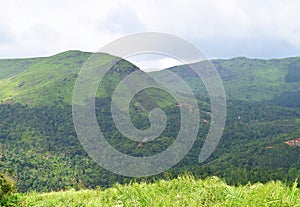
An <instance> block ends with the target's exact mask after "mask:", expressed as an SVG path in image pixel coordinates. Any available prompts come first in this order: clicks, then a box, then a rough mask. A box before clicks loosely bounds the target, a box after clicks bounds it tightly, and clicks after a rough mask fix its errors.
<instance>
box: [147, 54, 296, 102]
mask: <svg viewBox="0 0 300 207" xmlns="http://www.w3.org/2000/svg"><path fill="white" fill-rule="evenodd" d="M212 63H213V64H214V66H215V68H216V69H217V71H218V73H219V75H220V76H221V78H222V80H223V84H224V88H225V92H226V96H227V98H228V99H234V100H248V101H266V100H273V99H276V100H277V102H278V99H281V98H284V97H286V96H288V97H289V99H290V100H289V103H292V104H294V105H295V103H294V102H297V103H298V105H299V104H300V103H299V102H300V99H299V91H300V84H299V83H300V57H293V58H284V59H270V60H261V59H248V58H244V57H238V58H233V59H228V60H222V59H219V60H213V61H212ZM203 64H205V62H199V63H195V64H194V66H196V68H198V70H201V67H203V66H202V65H203ZM167 70H170V71H173V72H175V73H177V74H178V75H179V76H180V77H182V78H183V79H184V80H185V81H186V82H187V83H188V84H189V85H190V86H191V87H192V88H193V89H194V90H195V91H196V93H200V94H205V88H204V86H203V84H202V83H201V81H200V82H199V78H198V77H197V76H196V74H195V73H194V72H193V71H191V69H190V68H189V67H188V66H186V65H182V66H176V67H172V68H169V69H167ZM152 75H154V76H157V77H159V78H160V79H162V80H164V81H166V82H170V81H171V80H170V79H169V78H168V75H166V74H165V73H164V71H160V72H153V73H152ZM174 84H175V83H174ZM285 99H286V98H285Z"/></svg>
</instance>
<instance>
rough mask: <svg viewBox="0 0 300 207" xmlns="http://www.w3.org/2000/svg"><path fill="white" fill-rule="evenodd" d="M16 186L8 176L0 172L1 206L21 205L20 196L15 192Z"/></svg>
mask: <svg viewBox="0 0 300 207" xmlns="http://www.w3.org/2000/svg"><path fill="white" fill-rule="evenodd" d="M15 192H16V188H15V186H14V183H13V181H12V180H9V177H8V176H5V175H3V174H2V173H0V206H5V207H13V206H20V205H19V196H18V195H17V194H15Z"/></svg>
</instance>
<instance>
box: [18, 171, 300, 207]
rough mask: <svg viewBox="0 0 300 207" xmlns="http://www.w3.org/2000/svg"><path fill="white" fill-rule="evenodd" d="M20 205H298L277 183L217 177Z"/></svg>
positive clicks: (293, 191) (33, 196)
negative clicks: (227, 180)
mask: <svg viewBox="0 0 300 207" xmlns="http://www.w3.org/2000/svg"><path fill="white" fill-rule="evenodd" d="M24 199H25V201H24V204H27V205H28V206H39V207H59V206H61V207H63V206H69V207H75V206H86V207H92V206H220V207H221V206H222V207H223V206H253V207H257V206H278V207H279V206H298V205H299V204H300V190H299V189H297V188H296V185H294V186H293V187H287V186H286V185H284V184H282V183H281V182H269V183H267V184H264V185H263V184H261V183H256V184H247V185H245V186H238V187H233V186H229V185H227V184H226V183H225V182H223V181H222V180H220V179H219V178H217V177H210V178H207V179H205V180H195V179H194V178H191V177H179V178H177V179H174V180H169V181H165V180H159V181H157V182H155V183H153V184H146V183H140V184H136V183H134V184H129V185H120V184H117V185H115V186H113V187H111V188H108V189H106V190H100V189H98V190H81V191H74V190H69V191H61V192H51V193H43V194H38V193H30V194H29V195H27V196H25V197H24Z"/></svg>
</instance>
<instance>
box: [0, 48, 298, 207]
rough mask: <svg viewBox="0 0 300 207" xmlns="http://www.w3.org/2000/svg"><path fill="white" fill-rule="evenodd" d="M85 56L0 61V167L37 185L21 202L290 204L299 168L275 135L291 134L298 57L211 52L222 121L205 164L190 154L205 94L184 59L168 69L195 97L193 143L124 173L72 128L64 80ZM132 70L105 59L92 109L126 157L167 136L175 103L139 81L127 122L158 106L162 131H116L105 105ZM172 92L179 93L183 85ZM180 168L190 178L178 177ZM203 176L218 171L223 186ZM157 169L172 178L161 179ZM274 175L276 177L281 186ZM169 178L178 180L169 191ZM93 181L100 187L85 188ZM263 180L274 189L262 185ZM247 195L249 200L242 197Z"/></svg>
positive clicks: (68, 85) (203, 127) (165, 141)
mask: <svg viewBox="0 0 300 207" xmlns="http://www.w3.org/2000/svg"><path fill="white" fill-rule="evenodd" d="M90 55H91V54H90V53H83V52H79V51H68V52H65V53H61V54H58V55H55V56H52V57H45V58H33V59H20V60H0V100H1V101H2V104H0V171H2V172H4V173H5V174H11V175H13V177H14V178H15V179H16V188H17V190H18V192H20V193H23V192H32V191H36V192H38V193H30V194H29V196H28V199H26V200H27V201H26V202H27V204H28V205H29V204H34V205H37V206H59V205H61V206H66V205H69V204H68V202H70V205H71V204H72V205H73V206H81V205H82V206H93V202H94V204H95V206H98V204H99V202H101V205H120V206H122V205H124V206H127V205H133V206H134V205H139V204H140V205H144V204H145V203H146V202H147V204H148V203H149V205H151V204H155V205H158V206H159V205H161V206H163V205H172V202H174V205H181V204H182V205H185V204H190V205H192V206H193V205H194V204H195V205H196V204H203V205H204V206H205V205H207V206H210V205H212V204H214V205H216V206H223V205H227V206H230V205H231V206H240V205H242V206H243V205H248V206H251V205H252V204H253V206H255V205H254V204H257V205H270V206H272V205H273V206H282V205H294V204H299V200H297V198H298V197H296V196H294V195H298V194H296V193H299V191H298V189H297V190H296V189H295V186H296V184H295V185H294V187H291V186H293V184H294V181H295V180H296V179H297V178H299V177H300V159H299V155H300V148H297V147H289V146H288V145H286V144H284V143H283V142H284V141H286V140H290V139H294V138H296V137H299V136H300V130H299V129H300V121H299V120H300V107H299V106H300V102H299V101H300V98H299V91H300V84H299V83H300V82H299V81H298V77H299V70H298V68H299V67H298V66H299V62H300V58H286V59H274V60H257V59H247V58H234V59H230V60H214V61H213V62H214V64H215V66H216V69H217V70H218V72H219V74H220V76H221V77H222V79H223V81H224V85H225V90H226V94H227V98H228V99H227V120H226V126H225V130H224V133H223V136H222V139H221V141H220V143H219V144H218V146H217V149H216V150H215V151H214V153H213V154H212V156H211V157H210V158H209V159H208V160H207V161H206V162H205V163H199V162H198V156H199V152H200V149H201V147H202V145H203V143H204V140H205V138H206V134H207V132H208V130H209V122H210V119H211V113H210V107H209V99H208V96H207V94H206V93H205V92H203V89H204V88H203V87H204V86H203V84H202V83H201V82H200V81H199V80H198V79H197V78H196V76H195V73H193V71H191V70H189V68H188V67H187V66H178V67H174V68H171V69H168V70H171V71H173V72H175V73H177V74H178V75H179V76H181V77H182V78H183V79H184V80H185V81H186V82H187V84H189V85H190V86H191V88H192V89H193V90H194V92H195V94H196V97H197V98H198V106H199V109H200V120H201V121H200V122H199V132H198V136H197V139H196V142H195V143H194V145H193V147H192V149H191V150H190V152H189V153H188V154H187V155H186V157H185V158H184V159H183V160H181V161H180V162H179V163H178V164H177V165H175V166H174V167H173V168H171V169H169V170H168V171H167V172H165V173H162V174H159V175H156V176H150V177H147V178H139V179H131V178H128V177H124V176H119V175H115V174H113V173H111V172H108V171H107V170H105V169H103V168H101V167H100V166H98V165H97V164H96V163H95V162H94V161H93V160H92V159H91V158H90V157H89V156H88V155H87V154H86V152H85V151H84V150H83V148H82V146H81V145H80V143H79V140H78V138H77V135H76V132H75V130H74V126H73V120H72V109H71V99H72V92H73V87H74V83H75V80H76V78H77V76H78V73H79V70H80V68H81V67H82V66H83V64H84V62H85V61H86V60H87V58H88V57H89V56H90ZM101 57H102V59H103V61H106V60H107V59H110V58H112V56H110V55H108V54H101ZM102 59H101V60H102ZM197 64H199V65H200V66H201V64H202V63H201V62H200V63H197ZM136 70H138V68H137V67H136V66H134V65H132V64H131V63H129V62H127V61H125V60H121V61H119V62H118V63H117V64H116V65H115V66H114V67H112V69H111V70H110V71H109V73H108V74H107V75H106V77H105V79H104V81H103V82H102V83H101V84H100V86H99V88H98V91H97V97H96V100H95V105H96V107H95V112H96V118H97V121H98V124H99V126H100V128H101V129H102V130H103V133H104V135H105V137H106V138H107V140H108V142H109V143H110V144H111V145H112V146H113V147H115V148H116V149H117V150H119V151H121V152H123V153H126V154H128V155H132V156H138V157H142V156H151V155H154V154H156V153H159V152H161V151H163V150H165V149H167V148H168V146H170V145H171V144H172V142H173V141H174V139H175V137H176V136H177V134H178V131H179V129H180V118H181V117H180V110H179V107H178V103H176V101H175V100H174V98H173V97H172V96H171V95H169V94H168V93H166V92H164V91H162V90H159V89H155V88H150V89H145V90H142V91H140V92H139V93H138V94H136V96H135V97H134V98H133V99H132V100H131V103H130V117H131V120H132V122H133V124H134V125H135V126H136V127H137V128H139V129H147V128H148V127H149V119H148V116H149V113H150V111H151V110H152V109H153V108H156V107H160V108H161V109H162V110H163V111H164V112H165V113H166V116H167V118H168V119H167V124H166V128H165V130H164V131H163V133H162V134H161V135H160V136H159V137H158V138H157V139H155V140H154V141H151V142H147V143H143V144H142V145H138V144H139V143H137V142H135V141H132V140H129V139H127V138H126V137H124V136H123V135H122V134H121V133H120V132H118V130H117V129H116V126H115V125H114V123H113V119H112V117H111V112H110V110H111V95H112V93H113V91H114V89H115V88H116V86H117V85H118V84H119V82H120V81H121V80H122V78H124V77H125V76H126V75H127V74H129V73H131V72H133V71H136ZM151 75H152V76H156V77H157V78H159V79H161V80H165V81H168V84H169V85H170V84H174V85H176V84H177V82H176V80H169V79H168V77H166V76H165V75H166V74H165V72H164V71H160V72H153V73H151ZM180 95H181V96H185V94H184V92H183V93H181V94H180ZM137 167H138V166H137ZM186 172H188V173H189V174H190V175H192V176H193V177H195V179H196V180H197V181H196V180H194V179H191V178H182V177H180V176H181V175H183V174H185V173H186ZM178 176H179V177H178ZM211 176H217V177H220V178H221V179H222V180H224V182H226V183H227V184H228V185H231V186H232V187H229V186H227V184H225V183H224V182H222V181H220V180H219V179H215V178H211ZM166 178H170V179H171V178H172V179H173V178H178V179H175V180H170V181H163V180H164V179H166ZM206 178H207V179H206ZM160 179H162V180H161V181H159V180H160ZM198 179H200V180H198ZM205 179H206V180H205ZM273 180H281V181H282V182H283V183H285V184H286V185H287V186H290V187H286V186H285V185H283V184H281V183H279V182H272V181H273ZM133 181H136V182H140V184H133V183H132V182H133ZM270 181H271V182H270ZM144 182H147V183H148V184H145V183H144ZM249 182H251V183H258V182H261V183H264V184H265V183H268V182H270V183H268V184H266V185H263V184H255V185H249V184H248V183H249ZM116 183H120V185H119V184H118V185H116ZM129 183H132V184H130V185H128V184H129ZM176 183H177V184H176ZM214 183H215V184H214ZM180 184H182V186H178V185H180ZM204 184H207V186H210V187H205V186H204ZM241 185H243V186H241ZM112 186H114V187H112ZM173 186H177V188H178V197H176V196H177V194H175V192H176V189H177V188H175V187H174V188H173ZM187 186H188V187H189V188H190V189H191V191H188V190H187ZM99 188H101V189H102V190H101V191H100V190H84V189H99ZM161 188H162V189H164V190H162V189H161ZM181 188H182V189H181ZM210 188H212V189H217V190H209V189H210ZM272 188H273V189H277V190H278V191H276V190H275V191H272V192H271V189H272ZM69 189H74V190H69ZM138 189H139V190H138ZM141 189H145V190H144V191H143V190H141ZM147 189H148V190H147ZM201 189H202V190H201ZM218 189H220V191H218ZM60 190H61V192H57V193H49V194H47V193H46V194H40V193H41V192H51V191H60ZM184 190H185V191H186V192H184ZM192 190H194V191H192ZM11 192H13V191H11ZM184 194H186V197H184V196H183V195H184ZM198 194H199V195H198ZM256 194H258V195H261V196H258V197H256V196H255V195H256ZM94 195H99V196H96V197H95V196H94ZM131 195H132V196H131ZM51 196H55V198H57V199H54V200H53V199H52V198H53V197H51ZM147 196H148V197H147ZM293 196H294V197H293ZM25 197H26V196H25ZM90 198H91V200H90ZM169 198H170V199H169ZM171 198H172V199H171ZM194 198H195V199H194ZM193 199H194V200H193ZM249 199H254V200H253V201H254V202H253V203H249ZM85 200H86V201H85ZM87 200H89V201H87ZM256 201H257V202H258V203H255V202H256ZM24 202H25V201H24ZM26 202H25V203H26ZM80 202H84V203H80ZM115 202H120V203H115ZM122 202H123V203H122ZM126 202H131V203H126ZM180 202H182V203H180ZM185 202H186V203H185ZM210 202H211V203H210ZM246 202H248V203H246Z"/></svg>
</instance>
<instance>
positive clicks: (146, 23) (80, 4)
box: [0, 0, 300, 66]
mask: <svg viewBox="0 0 300 207" xmlns="http://www.w3.org/2000/svg"><path fill="white" fill-rule="evenodd" d="M87 2H88V3H87ZM299 11H300V1H298V0H286V1H282V0H248V1H245V0H225V1H224V0H184V1H183V0H180V1H179V0H178V1H177V0H168V1H167V0H147V1H146V0H145V1H143V0H123V1H118V0H107V1H106V0H90V1H82V0H80V1H79V0H72V1H71V0H70V1H62V0H26V1H25V0H11V1H6V0H0V57H1V58H12V57H33V56H48V55H53V54H56V53H59V52H62V51H66V50H71V49H76V50H82V51H91V52H93V51H97V50H98V49H99V48H101V47H102V46H103V45H105V44H106V43H108V42H110V41H112V40H114V39H116V38H118V37H122V36H124V35H128V34H133V33H138V32H148V31H154V32H165V33H170V34H173V35H177V36H179V37H181V38H183V39H185V40H188V41H189V42H191V43H193V44H194V45H195V46H197V47H198V48H199V49H200V50H201V51H202V52H203V53H204V54H206V56H207V57H208V58H230V57H235V56H246V57H259V58H278V57H287V56H299V55H300V13H299ZM157 64H158V65H160V66H165V65H168V64H175V62H174V61H173V62H172V60H170V59H167V58H166V59H160V60H159V63H157Z"/></svg>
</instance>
